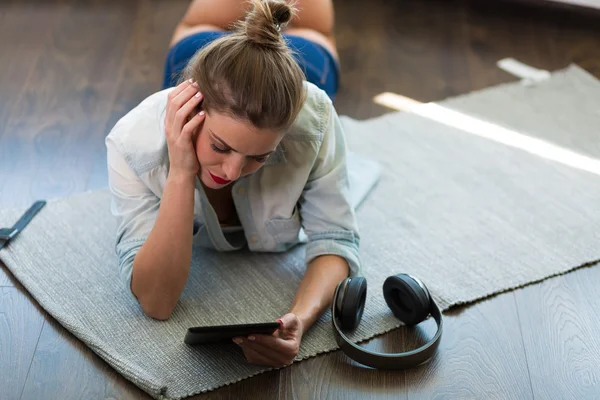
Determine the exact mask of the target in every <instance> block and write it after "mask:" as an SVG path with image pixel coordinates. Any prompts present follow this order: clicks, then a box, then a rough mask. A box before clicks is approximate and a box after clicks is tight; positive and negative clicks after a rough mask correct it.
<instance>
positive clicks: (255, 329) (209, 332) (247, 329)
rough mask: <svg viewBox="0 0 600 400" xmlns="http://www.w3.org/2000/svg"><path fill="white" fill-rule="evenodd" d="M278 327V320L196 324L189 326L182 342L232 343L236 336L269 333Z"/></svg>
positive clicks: (190, 343)
mask: <svg viewBox="0 0 600 400" xmlns="http://www.w3.org/2000/svg"><path fill="white" fill-rule="evenodd" d="M277 328H279V322H262V323H258V324H238V325H215V326H197V327H194V328H189V329H188V330H187V333H186V334H185V339H184V340H183V341H184V343H186V344H189V345H196V344H205V343H233V341H232V340H231V339H233V338H234V337H236V336H249V335H252V334H267V335H270V334H272V333H273V332H275V330H277Z"/></svg>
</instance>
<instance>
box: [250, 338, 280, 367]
mask: <svg viewBox="0 0 600 400" xmlns="http://www.w3.org/2000/svg"><path fill="white" fill-rule="evenodd" d="M240 347H242V350H243V351H244V355H245V356H246V360H248V362H249V363H250V364H255V365H264V366H269V367H275V368H280V367H283V366H284V363H282V362H281V361H279V360H277V359H275V358H273V357H271V356H269V355H268V354H269V353H265V352H262V351H259V350H257V349H254V348H252V347H251V346H248V345H246V344H244V343H242V344H241V345H240Z"/></svg>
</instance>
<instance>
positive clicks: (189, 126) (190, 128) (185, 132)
mask: <svg viewBox="0 0 600 400" xmlns="http://www.w3.org/2000/svg"><path fill="white" fill-rule="evenodd" d="M205 118H206V113H205V112H204V110H202V111H200V112H199V113H198V114H196V115H194V116H193V117H192V119H190V120H189V121H188V122H187V123H186V124H185V125H184V126H183V129H182V130H181V136H180V140H184V141H186V142H189V141H191V142H193V135H194V132H197V131H198V127H200V125H202V122H204V119H205Z"/></svg>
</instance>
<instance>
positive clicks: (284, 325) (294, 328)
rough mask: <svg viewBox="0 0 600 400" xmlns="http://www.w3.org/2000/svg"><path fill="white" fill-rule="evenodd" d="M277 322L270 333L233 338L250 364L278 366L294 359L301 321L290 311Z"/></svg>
mask: <svg viewBox="0 0 600 400" xmlns="http://www.w3.org/2000/svg"><path fill="white" fill-rule="evenodd" d="M278 322H279V328H278V329H277V330H276V331H275V332H273V334H272V335H264V334H256V335H251V336H247V337H235V338H233V341H234V342H235V343H236V344H237V345H238V346H240V347H241V348H242V350H243V351H244V356H246V360H247V361H248V362H249V363H250V364H255V365H264V366H267V367H275V368H280V367H284V366H286V365H289V364H291V363H292V362H293V361H294V358H295V357H296V356H297V355H298V351H299V350H300V342H301V340H302V333H303V327H302V322H300V320H299V319H298V317H297V316H296V315H295V314H292V313H288V314H285V315H284V316H283V317H281V319H279V320H278Z"/></svg>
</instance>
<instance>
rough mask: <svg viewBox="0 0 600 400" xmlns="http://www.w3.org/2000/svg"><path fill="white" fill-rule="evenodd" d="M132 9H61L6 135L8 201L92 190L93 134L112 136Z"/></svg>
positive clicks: (0, 196)
mask: <svg viewBox="0 0 600 400" xmlns="http://www.w3.org/2000/svg"><path fill="white" fill-rule="evenodd" d="M132 7H135V3H132V2H119V1H115V0H107V1H97V2H79V1H72V2H68V3H66V5H65V6H64V7H59V8H61V9H63V10H64V12H63V14H62V15H61V16H60V17H59V19H58V21H57V23H56V24H55V25H54V29H52V31H51V32H50V33H49V34H48V35H46V36H47V37H48V40H47V42H46V43H45V45H44V47H43V49H42V50H41V51H40V54H39V57H38V58H37V62H36V63H35V67H34V69H33V70H32V72H31V73H30V74H29V75H28V76H27V81H24V82H20V85H23V86H24V89H23V94H22V96H21V97H20V98H19V99H17V100H16V102H15V104H14V107H13V110H12V112H11V114H10V115H9V116H8V120H7V122H6V125H5V130H4V132H3V134H2V136H0V149H2V153H1V157H0V204H7V203H9V202H10V203H11V205H13V203H18V204H19V205H22V203H28V202H31V201H32V200H36V199H39V198H46V199H48V198H56V197H63V196H66V195H69V194H72V193H75V192H81V191H83V190H84V189H85V186H86V184H87V181H88V179H89V174H90V171H91V168H92V163H91V160H90V156H89V155H90V154H91V152H92V151H93V146H92V144H93V138H94V137H96V136H98V135H100V136H102V135H103V134H104V132H103V129H104V126H105V123H106V118H107V115H108V113H109V110H110V107H111V106H112V104H111V101H112V99H113V98H114V94H115V92H116V90H117V81H118V79H116V75H117V73H118V72H119V68H120V65H121V58H122V56H123V53H124V50H125V46H126V42H125V43H124V42H123V40H122V38H124V37H125V38H127V37H128V36H129V32H130V31H131V25H132V15H133V14H134V13H133V12H131V8H132ZM128 10H129V11H128ZM98 32H103V33H102V34H98ZM7 50H8V51H9V52H10V51H11V48H10V47H9V48H8V49H7Z"/></svg>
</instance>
